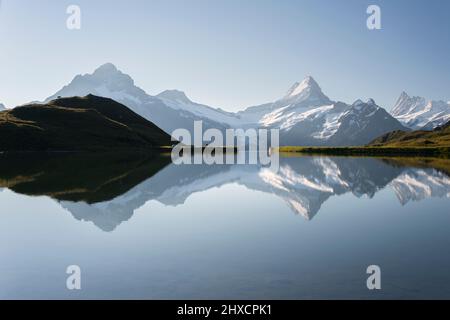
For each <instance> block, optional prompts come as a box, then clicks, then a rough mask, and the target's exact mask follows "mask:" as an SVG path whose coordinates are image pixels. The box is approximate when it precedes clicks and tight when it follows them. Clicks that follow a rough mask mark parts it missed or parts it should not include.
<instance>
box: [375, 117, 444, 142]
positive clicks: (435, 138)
mask: <svg viewBox="0 0 450 320" xmlns="http://www.w3.org/2000/svg"><path fill="white" fill-rule="evenodd" d="M369 146H373V147H450V123H447V124H446V125H444V126H442V127H438V128H436V129H434V130H433V131H420V130H419V131H412V132H404V131H393V132H390V133H387V134H385V135H382V136H381V137H379V138H377V139H375V140H374V141H372V142H371V143H370V144H369Z"/></svg>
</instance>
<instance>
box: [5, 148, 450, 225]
mask: <svg viewBox="0 0 450 320" xmlns="http://www.w3.org/2000/svg"><path fill="white" fill-rule="evenodd" d="M448 168H450V160H447V159H432V158H422V159H421V158H403V159H402V158H389V159H382V158H352V157H281V158H280V168H279V170H278V172H274V171H271V170H270V169H269V168H265V167H261V166H257V165H174V164H172V163H171V159H170V157H169V156H164V155H160V154H133V155H129V154H114V155H113V154H95V155H87V154H57V155H44V154H29V155H26V156H24V155H23V154H21V155H7V154H2V155H0V188H8V189H10V190H12V191H14V192H16V193H20V194H25V195H29V196H42V195H45V196H49V197H51V198H53V199H55V200H56V201H58V202H59V204H60V205H61V206H62V207H63V208H65V209H67V210H68V211H69V212H71V214H72V215H73V217H75V218H76V219H78V220H83V221H91V222H93V223H94V224H95V225H96V226H97V227H98V228H100V229H102V230H104V231H113V230H114V229H115V228H116V227H117V226H118V225H120V224H121V223H122V222H124V221H127V220H129V219H130V218H131V217H132V216H133V214H134V212H135V211H136V210H137V209H138V208H140V207H142V206H143V205H144V204H145V203H146V202H148V201H150V200H156V201H159V202H160V203H162V204H164V205H166V206H180V205H183V204H184V202H185V201H186V200H187V199H188V197H189V196H190V195H192V194H194V193H197V192H202V191H205V190H208V189H211V188H214V187H219V186H222V185H226V184H230V183H236V184H239V185H243V186H245V187H247V188H248V189H251V190H256V191H261V192H263V193H267V194H272V195H275V196H277V197H279V198H281V199H283V200H284V201H285V203H286V204H287V205H288V206H289V207H290V208H291V210H292V212H294V213H295V214H300V215H302V216H303V217H304V218H306V219H308V220H309V219H312V218H313V217H314V216H315V215H316V214H317V213H318V212H319V210H320V208H321V206H322V204H323V203H324V202H326V201H327V199H329V198H330V197H332V196H334V195H342V194H345V193H352V194H353V195H354V196H356V197H358V198H359V197H362V196H366V197H369V198H372V197H373V196H374V195H375V194H376V193H377V192H378V191H380V190H381V189H384V188H386V187H390V188H391V189H392V190H393V192H394V193H395V195H396V197H397V198H398V200H399V201H400V203H401V204H403V205H404V204H406V203H408V202H409V201H420V200H423V199H425V198H429V197H447V198H449V197H450V178H449V175H448V172H449V170H448Z"/></svg>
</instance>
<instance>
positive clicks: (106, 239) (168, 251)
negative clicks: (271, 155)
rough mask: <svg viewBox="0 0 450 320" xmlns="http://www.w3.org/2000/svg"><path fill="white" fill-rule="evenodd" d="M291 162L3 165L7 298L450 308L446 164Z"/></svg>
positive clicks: (82, 160)
mask: <svg viewBox="0 0 450 320" xmlns="http://www.w3.org/2000/svg"><path fill="white" fill-rule="evenodd" d="M55 158H56V159H55ZM280 164H281V167H280V170H279V171H278V172H276V173H275V172H272V171H270V170H269V169H267V168H262V167H258V166H242V165H241V166H240V165H230V166H206V165H205V166H201V165H195V166H194V165H192V166H189V165H185V166H175V165H173V164H171V163H170V159H167V158H161V157H157V156H155V157H150V158H146V157H142V158H139V159H133V160H130V159H127V158H126V157H120V156H112V157H110V158H106V157H104V156H90V157H78V156H66V155H61V156H57V157H44V156H39V157H36V158H34V157H27V159H24V157H19V158H15V157H12V156H8V157H6V156H1V159H0V167H1V169H0V218H1V220H2V223H1V224H0V298H2V299H10V298H21V299H28V298H40V299H46V298H62V299H80V298H87V299H90V298H145V299H203V298H206V299H209V298H211V299H216V298H217V299H228V298H230V299H231V298H234V299H262V298H268V299H305V298H314V299H315V298H364V299H366V298H367V299H374V298H450V272H449V270H450V250H449V248H450V210H449V205H450V200H449V198H450V178H449V177H448V176H447V174H446V173H445V172H449V171H448V170H446V169H445V168H449V167H450V166H449V165H448V163H446V161H444V160H443V161H436V162H432V163H430V161H428V160H423V161H422V160H417V161H404V160H402V159H400V160H399V159H393V160H392V159H391V160H383V159H374V158H343V157H292V158H282V159H281V160H280ZM74 264H75V265H79V266H80V267H81V270H82V289H81V290H80V291H69V290H67V289H66V278H67V276H68V275H67V274H66V272H65V271H66V268H67V266H69V265H74ZM374 264H375V265H379V266H380V267H381V271H382V276H381V280H382V289H381V290H379V291H369V290H368V289H367V287H366V280H367V277H368V275H367V274H366V268H367V266H369V265H374Z"/></svg>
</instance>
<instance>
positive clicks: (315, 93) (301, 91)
mask: <svg viewBox="0 0 450 320" xmlns="http://www.w3.org/2000/svg"><path fill="white" fill-rule="evenodd" d="M292 99H295V100H297V101H301V100H307V99H313V100H321V101H323V102H324V103H326V102H329V101H330V100H329V99H328V97H327V96H326V95H325V94H324V93H323V92H322V89H321V88H320V86H319V84H318V83H317V82H316V80H314V78H313V77H311V76H307V77H306V78H305V79H303V80H302V81H301V82H296V83H294V84H293V85H292V86H291V88H290V89H289V90H288V92H287V93H286V95H285V96H284V97H283V99H282V100H292Z"/></svg>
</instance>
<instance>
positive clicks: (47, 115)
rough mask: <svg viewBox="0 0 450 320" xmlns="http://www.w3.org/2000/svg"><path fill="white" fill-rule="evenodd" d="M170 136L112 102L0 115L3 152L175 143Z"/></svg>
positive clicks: (56, 104) (86, 101)
mask: <svg viewBox="0 0 450 320" xmlns="http://www.w3.org/2000/svg"><path fill="white" fill-rule="evenodd" d="M171 144H172V142H171V138H170V136H169V135H168V134H167V133H165V132H164V131H163V130H161V129H160V128H159V127H157V126H156V125H154V124H153V123H151V122H150V121H148V120H146V119H144V118H142V117H141V116H139V115H138V114H136V113H134V112H133V111H131V110H130V109H128V108H127V107H126V106H124V105H122V104H120V103H118V102H116V101H114V100H112V99H109V98H103V97H97V96H93V95H87V96H86V97H73V98H60V99H55V100H52V101H50V102H48V103H46V104H31V105H24V106H20V107H16V108H14V109H12V110H8V111H3V112H1V113H0V150H1V151H98V150H117V151H118V150H130V149H139V150H141V149H146V150H148V149H151V148H155V147H159V146H168V145H171Z"/></svg>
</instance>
